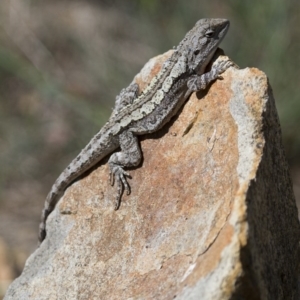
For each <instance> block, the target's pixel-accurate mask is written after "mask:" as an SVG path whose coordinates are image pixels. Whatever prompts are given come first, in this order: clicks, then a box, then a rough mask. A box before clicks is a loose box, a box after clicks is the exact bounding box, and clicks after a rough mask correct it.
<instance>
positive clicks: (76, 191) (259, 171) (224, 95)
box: [5, 52, 300, 300]
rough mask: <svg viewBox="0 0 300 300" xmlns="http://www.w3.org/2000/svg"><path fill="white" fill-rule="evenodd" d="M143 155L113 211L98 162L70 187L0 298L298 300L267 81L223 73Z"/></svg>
mask: <svg viewBox="0 0 300 300" xmlns="http://www.w3.org/2000/svg"><path fill="white" fill-rule="evenodd" d="M169 55H170V52H168V53H166V54H164V55H163V56H160V57H157V58H155V59H152V60H151V61H150V62H149V63H148V64H147V65H146V66H145V67H144V69H143V70H142V72H141V74H139V75H138V76H137V77H136V78H135V80H136V81H137V82H138V83H139V84H140V86H141V87H144V86H145V84H146V82H149V80H150V78H151V77H152V76H153V75H154V74H155V73H157V71H158V70H159V68H160V65H161V63H162V62H163V61H164V60H165V59H166V57H168V56H169ZM220 59H227V58H226V57H221V58H220ZM141 146H142V149H143V157H144V159H143V162H142V165H141V166H140V167H139V168H137V169H135V170H130V171H129V172H130V174H131V176H132V180H130V185H131V190H132V193H131V195H129V196H124V197H123V199H122V203H121V207H120V209H119V210H118V211H114V209H113V208H114V197H115V193H116V189H115V187H111V186H110V185H109V181H108V173H109V170H108V166H107V164H106V161H103V162H102V163H101V164H100V165H99V166H97V168H95V169H94V170H93V171H92V172H90V173H89V174H87V176H85V177H84V178H83V179H81V180H80V181H78V182H76V183H75V184H73V185H72V186H71V187H70V188H68V190H67V191H66V193H65V195H64V197H63V198H62V199H61V200H60V202H59V203H58V205H57V207H56V209H55V210H54V212H53V213H52V214H51V215H50V216H49V219H48V222H47V238H46V240H45V241H44V242H43V243H42V245H41V246H40V247H39V248H38V249H37V250H36V251H35V252H34V253H33V254H32V255H31V256H30V257H29V259H28V260H27V263H26V266H25V268H24V271H23V273H22V275H21V276H20V277H19V278H18V279H16V280H15V281H14V282H13V283H12V284H11V286H10V288H9V290H8V292H7V295H6V298H5V299H6V300H8V299H31V300H32V299H39V300H43V299H103V300H104V299H173V298H176V299H184V300H187V299H214V300H215V299H299V298H297V297H299V295H297V270H298V267H299V237H300V230H299V223H298V219H297V209H296V205H295V199H294V196H293V192H292V184H291V180H290V177H289V172H288V167H287V163H286V159H285V156H284V151H283V147H282V143H281V133H280V126H279V122H278V117H277V113H276V108H275V103H274V98H273V95H272V91H271V88H270V86H269V84H268V80H267V77H266V75H265V74H264V73H262V72H261V71H259V70H257V69H254V68H252V69H249V68H246V69H243V70H237V69H235V68H230V69H229V70H227V71H226V72H225V73H224V74H223V80H217V81H216V82H215V83H214V84H213V85H212V86H211V87H210V88H209V89H208V90H206V91H205V92H199V93H197V94H193V95H192V96H191V98H190V99H189V101H188V102H187V103H186V105H185V106H184V108H183V109H182V111H181V112H180V114H179V115H178V116H177V117H176V118H174V119H172V120H171V122H170V124H168V125H167V126H166V127H165V128H163V129H162V130H161V131H159V132H157V133H155V134H151V135H148V136H145V137H142V138H141Z"/></svg>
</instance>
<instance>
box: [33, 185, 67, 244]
mask: <svg viewBox="0 0 300 300" xmlns="http://www.w3.org/2000/svg"><path fill="white" fill-rule="evenodd" d="M54 189H55V191H54ZM63 191H64V189H62V188H61V191H59V190H57V189H56V188H55V185H54V186H53V187H52V189H51V191H50V193H49V194H48V196H47V198H46V201H45V206H44V209H43V212H42V216H41V223H40V226H39V236H38V238H39V243H41V242H42V241H43V240H44V239H45V237H46V221H47V218H48V216H49V215H50V213H51V212H52V211H53V210H54V207H55V205H56V203H57V202H58V200H59V198H60V197H61V195H62V194H63Z"/></svg>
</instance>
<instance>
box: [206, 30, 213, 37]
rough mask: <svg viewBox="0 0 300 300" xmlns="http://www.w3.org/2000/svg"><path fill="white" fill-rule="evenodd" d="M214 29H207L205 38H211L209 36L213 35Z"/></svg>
mask: <svg viewBox="0 0 300 300" xmlns="http://www.w3.org/2000/svg"><path fill="white" fill-rule="evenodd" d="M214 33H215V32H214V31H213V30H207V31H206V32H205V36H206V37H207V38H211V37H213V35H214Z"/></svg>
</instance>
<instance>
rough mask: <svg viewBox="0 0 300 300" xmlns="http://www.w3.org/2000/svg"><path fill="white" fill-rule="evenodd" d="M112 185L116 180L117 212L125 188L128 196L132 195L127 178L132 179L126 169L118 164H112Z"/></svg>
mask: <svg viewBox="0 0 300 300" xmlns="http://www.w3.org/2000/svg"><path fill="white" fill-rule="evenodd" d="M109 175H110V184H111V185H114V182H115V179H116V182H117V189H118V193H117V196H116V203H115V210H117V209H119V207H120V202H121V197H122V194H123V191H124V188H125V190H126V194H127V195H129V194H130V187H129V184H128V182H127V179H126V177H130V175H129V173H127V172H126V171H124V169H123V168H122V167H121V166H119V165H116V164H113V163H111V164H110V174H109Z"/></svg>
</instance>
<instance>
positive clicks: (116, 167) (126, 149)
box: [108, 130, 142, 210]
mask: <svg viewBox="0 0 300 300" xmlns="http://www.w3.org/2000/svg"><path fill="white" fill-rule="evenodd" d="M119 142H120V148H121V151H120V152H116V153H114V154H112V155H111V157H110V158H109V161H108V164H109V168H110V183H111V184H112V185H113V184H114V181H115V180H116V184H117V196H116V203H115V210H117V209H118V208H119V207H120V202H121V198H122V194H123V192H124V189H125V191H126V193H127V195H129V194H130V186H129V184H128V182H127V177H129V176H130V175H129V173H128V172H126V171H125V170H124V167H135V166H137V165H138V164H139V163H140V161H141V158H142V154H141V149H140V146H139V143H138V139H137V137H136V136H135V135H134V134H133V133H132V132H131V131H129V130H127V131H124V132H123V133H121V134H120V136H119Z"/></svg>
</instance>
